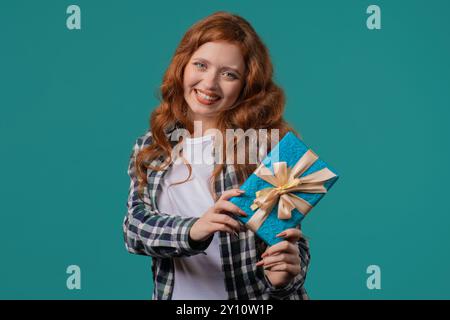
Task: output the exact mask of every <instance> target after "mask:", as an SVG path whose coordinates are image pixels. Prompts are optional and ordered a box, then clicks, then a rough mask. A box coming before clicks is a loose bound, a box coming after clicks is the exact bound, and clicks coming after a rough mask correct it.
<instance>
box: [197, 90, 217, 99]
mask: <svg viewBox="0 0 450 320" xmlns="http://www.w3.org/2000/svg"><path fill="white" fill-rule="evenodd" d="M195 92H196V93H197V94H198V95H199V96H201V97H202V98H203V99H206V100H209V101H214V100H219V97H211V96H208V95H206V94H204V93H202V92H200V91H198V90H195Z"/></svg>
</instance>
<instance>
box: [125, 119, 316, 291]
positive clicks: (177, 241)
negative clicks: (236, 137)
mask: <svg viewBox="0 0 450 320" xmlns="http://www.w3.org/2000/svg"><path fill="white" fill-rule="evenodd" d="M177 127H178V125H172V126H170V127H169V128H167V129H166V130H165V133H166V135H167V137H168V138H169V141H171V140H172V139H171V134H172V132H174V130H175V129H176V128H177ZM151 143H152V135H151V130H148V131H147V132H146V133H145V134H144V135H142V136H141V137H139V138H138V139H137V140H136V143H135V145H134V148H133V151H132V153H131V156H130V162H129V167H128V175H129V176H130V179H131V183H130V189H129V195H128V201H127V208H128V211H127V214H126V216H125V219H124V222H123V232H124V240H125V247H126V249H127V250H128V251H129V252H130V253H133V254H138V255H147V256H151V257H152V273H153V282H154V287H153V294H152V299H154V300H170V299H171V297H172V292H173V287H174V280H175V279H174V272H175V270H174V264H173V259H172V258H173V257H188V256H192V255H195V254H206V253H205V252H204V250H206V248H207V247H208V246H209V244H210V243H211V240H212V236H211V237H210V238H209V239H208V240H206V241H204V242H201V243H200V245H198V244H196V246H194V244H193V243H192V242H191V241H189V231H190V228H191V227H192V225H193V224H194V223H195V222H196V221H197V220H198V219H199V218H198V217H188V218H187V217H181V216H177V215H172V214H170V213H166V212H160V211H159V210H158V208H157V206H156V199H157V197H158V195H159V194H160V192H161V191H162V187H161V181H162V180H161V179H163V178H164V174H165V173H166V172H167V169H168V168H166V169H165V170H162V171H154V170H148V171H147V179H148V182H147V185H146V186H145V188H144V193H143V196H142V197H143V199H144V201H142V200H141V199H140V198H139V196H138V179H137V175H136V155H137V153H138V152H139V151H140V150H142V148H144V147H145V146H148V145H150V144H151ZM171 143H172V145H175V144H176V143H177V142H176V141H175V142H173V141H171ZM164 160H165V159H162V157H160V158H159V159H155V160H154V161H153V162H152V163H151V164H152V165H160V164H161V163H162V162H164ZM171 165H172V163H171V164H170V165H169V166H171ZM233 188H239V184H238V181H237V176H236V172H235V170H234V166H233V165H232V164H228V165H225V167H224V170H223V171H222V172H221V175H220V179H218V181H216V183H215V193H216V195H217V196H218V197H220V195H221V194H222V193H223V192H224V191H225V190H229V189H233ZM219 233H220V254H221V259H222V270H223V272H224V275H225V279H224V281H225V288H226V290H227V293H228V299H230V300H237V299H239V300H240V299H243V300H250V299H251V300H253V299H259V300H268V299H278V300H305V299H308V295H307V293H306V290H305V289H304V282H305V279H306V273H307V270H308V265H309V261H310V254H309V245H308V242H307V240H304V239H301V240H300V241H298V246H299V249H300V250H299V251H300V259H301V271H300V273H299V274H298V275H297V276H296V277H295V278H294V279H293V281H291V282H290V283H289V284H287V285H285V286H283V287H274V286H273V285H272V284H271V283H270V281H269V279H268V278H267V276H266V275H265V273H264V269H263V267H262V266H259V267H257V266H256V263H257V261H259V260H260V259H261V254H262V253H263V252H264V250H265V249H266V247H267V245H266V244H265V243H264V242H263V241H262V240H260V239H259V238H258V237H256V236H255V233H254V232H252V231H251V230H249V229H247V228H245V231H241V232H240V233H239V237H235V236H234V235H233V236H231V235H230V234H229V233H227V232H222V231H219Z"/></svg>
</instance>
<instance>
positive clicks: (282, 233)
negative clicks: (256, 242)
mask: <svg viewBox="0 0 450 320" xmlns="http://www.w3.org/2000/svg"><path fill="white" fill-rule="evenodd" d="M285 235H286V232H285V231H283V232H280V233H279V234H277V235H276V237H277V238H280V237H284V236H285Z"/></svg>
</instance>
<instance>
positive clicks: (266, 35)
mask: <svg viewBox="0 0 450 320" xmlns="http://www.w3.org/2000/svg"><path fill="white" fill-rule="evenodd" d="M70 4H77V5H79V6H80V7H81V23H82V29H81V30H68V29H67V28H66V18H67V16H68V15H67V14H66V8H67V6H69V5H70ZM370 4H377V5H379V6H380V7H381V19H382V29H381V30H369V29H367V27H366V18H367V16H368V15H367V14H366V8H367V7H368V6H369V5H370ZM217 10H228V11H231V12H234V13H238V14H240V15H242V16H243V17H245V18H246V19H248V20H249V21H250V22H251V23H252V25H253V26H254V28H255V29H256V31H257V32H258V33H259V34H260V36H261V37H262V39H263V40H264V42H265V43H266V44H267V46H268V48H269V50H270V52H271V57H272V59H273V63H274V66H275V79H276V81H277V82H278V83H279V84H280V85H281V86H282V87H283V88H284V89H285V93H286V95H287V106H286V112H285V116H286V118H287V119H288V121H290V123H291V124H292V125H293V126H294V127H295V128H296V129H298V130H299V131H300V132H301V134H302V135H303V138H304V140H305V142H306V143H307V144H308V145H310V146H311V147H312V148H313V149H314V150H315V151H316V152H317V153H318V154H319V155H321V157H323V158H324V159H326V160H327V161H328V162H329V163H330V164H331V165H332V166H333V167H334V168H336V170H338V172H339V173H340V175H341V178H340V180H339V181H338V183H337V184H336V185H335V187H334V188H333V190H332V192H330V194H329V195H327V197H326V198H325V199H324V200H323V201H322V202H321V203H320V204H319V205H318V207H317V208H315V209H314V211H313V213H312V214H311V215H309V216H308V217H307V219H305V220H304V222H303V229H304V232H305V234H306V235H308V236H309V237H310V239H311V240H310V241H311V254H312V261H311V267H310V271H309V273H308V278H307V282H306V288H307V289H308V291H309V293H310V295H311V298H312V299H352V298H356V299H419V298H424V299H432V298H436V299H448V298H450V288H449V284H450V273H449V270H450V250H449V243H450V232H449V231H450V210H449V205H448V202H447V200H448V195H447V193H448V187H447V185H448V181H449V178H450V169H449V163H450V148H449V146H450V144H449V139H448V137H449V136H450V129H449V119H450V117H449V116H450V109H449V107H450V92H449V91H450V90H449V89H450V61H449V57H450V42H449V39H450V37H449V36H450V34H449V33H450V32H449V31H450V19H449V18H448V14H449V12H450V2H449V1H445V0H441V1H437V0H435V1H412V0H410V1H380V0H374V1H364V0H347V1H318V0H316V1H276V2H273V1H195V2H187V1H177V2H174V1H170V2H168V1H165V2H159V3H156V2H154V1H124V0H122V1H114V2H112V1H105V0H103V1H99V0H97V1H76V2H71V1H60V0H58V1H56V0H54V1H11V0H9V1H1V2H0V40H1V42H0V143H1V145H0V150H1V160H0V161H1V165H0V176H1V190H0V197H1V200H0V205H1V206H0V214H1V227H2V228H1V229H2V231H1V232H0V243H1V252H2V258H1V260H0V298H2V299H50V298H52V299H149V298H150V297H151V291H152V280H151V270H150V258H149V257H143V256H136V255H130V254H129V253H127V252H126V250H125V248H124V243H123V238H122V221H123V217H124V215H125V213H126V198H127V193H128V187H129V178H128V176H127V173H126V169H127V165H128V159H129V155H130V152H131V148H132V146H133V144H134V141H135V139H136V138H137V137H138V136H139V135H141V134H142V133H144V132H145V130H146V129H147V126H148V118H149V115H150V113H151V111H152V110H153V109H154V108H155V106H156V105H157V103H158V101H157V99H156V97H155V92H156V90H157V89H158V86H159V85H160V83H161V79H162V75H163V73H164V71H165V69H166V68H167V66H168V63H169V61H170V59H171V57H172V54H173V52H174V50H175V48H176V47H177V45H178V42H179V40H180V39H181V37H182V35H183V34H184V32H185V31H186V30H187V29H188V28H189V27H190V26H191V25H192V24H193V23H194V22H196V21H197V20H199V19H201V18H203V17H204V16H206V15H208V14H210V13H212V12H214V11H217ZM71 264H75V265H79V266H80V268H81V276H82V280H81V282H82V289H81V290H78V291H77V290H72V291H70V290H68V289H67V288H66V279H67V277H68V275H67V274H66V268H67V266H69V265H71ZM372 264H375V265H379V266H380V267H381V286H382V288H381V290H368V289H367V287H366V279H367V277H368V275H367V274H366V268H367V267H368V266H369V265H372Z"/></svg>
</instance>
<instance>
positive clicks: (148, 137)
mask: <svg viewBox="0 0 450 320" xmlns="http://www.w3.org/2000/svg"><path fill="white" fill-rule="evenodd" d="M151 143H152V130H151V129H147V131H146V132H145V133H144V134H142V135H140V136H138V137H137V139H136V141H135V144H134V148H135V149H138V150H140V149H142V148H144V147H146V146H149V145H150V144H151Z"/></svg>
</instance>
